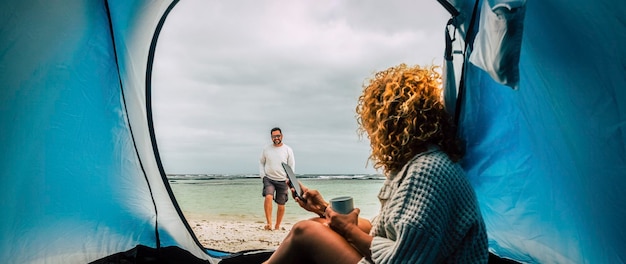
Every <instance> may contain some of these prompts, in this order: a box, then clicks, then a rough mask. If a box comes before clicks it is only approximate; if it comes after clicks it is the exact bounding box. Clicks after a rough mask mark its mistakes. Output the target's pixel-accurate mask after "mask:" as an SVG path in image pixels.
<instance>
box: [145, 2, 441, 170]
mask: <svg viewBox="0 0 626 264" xmlns="http://www.w3.org/2000/svg"><path fill="white" fill-rule="evenodd" d="M423 2H427V3H423ZM448 17H449V15H447V14H446V13H445V10H444V9H443V8H442V7H441V6H439V4H438V3H437V2H436V1H434V0H433V1H407V0H394V1H384V2H379V1H330V0H329V1H279V0H275V1H181V2H180V3H179V4H177V6H176V7H175V8H174V9H173V11H172V12H171V14H170V15H169V17H168V19H167V21H166V24H165V26H164V28H163V30H162V32H161V35H160V38H159V42H158V46H157V53H156V57H155V65H154V73H153V85H152V86H153V91H152V93H153V107H154V108H153V114H154V118H155V129H156V134H157V140H158V144H159V150H160V154H161V157H162V160H163V164H164V166H165V169H166V172H168V173H257V170H258V167H257V166H258V165H257V162H258V158H259V155H260V151H261V148H262V147H263V146H264V145H266V144H269V143H270V139H269V129H270V128H271V127H274V126H281V128H283V130H284V133H285V143H287V144H289V145H290V146H292V147H293V149H294V152H295V154H296V162H297V172H298V173H375V172H376V171H374V170H373V169H372V168H371V166H370V167H368V168H366V167H365V164H366V161H367V157H368V156H369V142H368V141H367V139H366V138H365V139H363V140H359V138H358V136H357V133H356V129H357V124H356V121H355V118H354V114H355V113H354V108H355V106H356V101H357V98H358V96H359V94H360V91H361V86H362V84H363V82H364V81H365V79H366V78H368V77H370V76H371V75H372V74H373V73H374V72H376V71H379V70H383V69H385V68H387V67H389V66H392V65H396V64H398V63H401V62H404V63H408V64H416V63H418V64H431V63H435V64H440V61H441V57H442V55H441V54H442V53H443V49H444V47H443V29H444V26H445V22H446V21H447V19H448Z"/></svg>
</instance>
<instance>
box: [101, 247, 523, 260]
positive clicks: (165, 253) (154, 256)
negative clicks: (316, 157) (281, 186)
mask: <svg viewBox="0 0 626 264" xmlns="http://www.w3.org/2000/svg"><path fill="white" fill-rule="evenodd" d="M272 252H273V251H271V250H248V251H242V252H237V253H232V254H230V255H226V256H223V257H220V258H216V260H219V263H220V264H248V263H250V264H257V263H258V264H260V263H262V262H263V261H265V260H267V259H268V258H269V257H270V255H271V254H272ZM114 263H115V264H127V263H136V264H157V263H158V264H176V263H189V264H206V263H208V261H206V260H202V259H199V258H196V257H195V256H194V255H192V254H191V253H189V252H188V251H186V250H184V249H181V248H179V247H164V248H160V249H156V248H151V247H147V246H143V245H138V246H136V247H135V248H133V249H131V250H128V251H126V252H120V253H116V254H113V255H110V256H107V257H104V258H102V259H99V260H96V261H93V262H91V264H114ZM489 263H490V264H519V262H516V261H513V260H510V259H505V258H500V257H498V256H496V255H494V254H492V253H489Z"/></svg>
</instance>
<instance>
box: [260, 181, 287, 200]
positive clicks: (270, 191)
mask: <svg viewBox="0 0 626 264" xmlns="http://www.w3.org/2000/svg"><path fill="white" fill-rule="evenodd" d="M262 195H263V197H265V196H266V195H273V196H274V202H276V203H277V204H280V205H284V204H285V203H287V200H288V199H289V186H287V182H286V181H275V180H272V179H270V178H268V177H263V193H262Z"/></svg>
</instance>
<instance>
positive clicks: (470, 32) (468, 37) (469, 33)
mask: <svg viewBox="0 0 626 264" xmlns="http://www.w3.org/2000/svg"><path fill="white" fill-rule="evenodd" d="M479 2H480V0H476V2H474V10H473V11H472V19H471V20H470V23H469V26H468V28H467V30H466V32H465V47H464V50H463V55H464V57H463V67H462V68H461V80H460V82H459V92H458V96H457V98H456V108H455V109H454V110H455V111H454V123H455V124H456V125H457V127H458V125H459V118H460V117H461V105H462V103H463V100H464V98H465V71H466V69H467V65H466V62H467V59H468V55H467V47H468V46H469V45H470V43H473V42H474V37H475V36H476V34H475V32H474V26H475V23H476V14H478V3H479ZM446 30H447V28H446Z"/></svg>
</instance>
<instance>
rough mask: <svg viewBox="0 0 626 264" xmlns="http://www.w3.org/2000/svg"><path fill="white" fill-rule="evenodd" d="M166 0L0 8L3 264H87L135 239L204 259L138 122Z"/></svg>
mask: <svg viewBox="0 0 626 264" xmlns="http://www.w3.org/2000/svg"><path fill="white" fill-rule="evenodd" d="M174 3H175V2H172V1H132V2H130V1H65V0H64V1H8V2H6V1H5V2H2V4H0V19H1V20H0V22H1V24H0V25H2V29H1V30H0V39H1V40H2V41H1V42H0V58H1V61H2V64H1V65H0V80H2V85H1V86H2V89H0V96H1V97H0V98H2V104H0V108H1V109H2V111H1V113H2V114H1V115H0V125H1V127H2V133H1V134H0V145H2V146H3V148H4V149H3V154H2V157H1V159H0V165H1V166H0V167H2V169H1V170H2V177H0V186H2V187H1V188H2V191H1V192H0V201H1V203H0V210H1V211H2V212H3V217H0V235H1V237H2V240H1V241H0V259H2V261H3V262H4V263H87V262H90V261H93V260H96V259H99V258H102V257H105V256H108V255H110V254H114V253H117V252H123V251H127V250H129V249H131V248H134V247H135V246H137V245H145V246H148V247H151V248H160V247H167V246H178V247H181V248H183V249H185V250H186V251H189V252H190V253H192V254H193V255H195V256H196V257H197V258H200V259H205V260H206V259H209V256H208V255H207V254H205V253H204V249H202V248H201V247H200V246H199V243H196V242H197V241H196V240H195V237H194V236H193V235H192V234H191V232H190V231H189V229H188V228H186V226H185V225H186V222H185V221H184V220H183V219H182V216H181V215H179V214H178V213H177V210H176V205H175V202H174V201H173V200H172V199H170V195H169V192H168V190H167V186H166V185H165V184H164V182H163V180H162V178H161V173H160V170H159V164H158V160H157V159H156V158H155V153H156V150H155V149H153V145H152V141H151V137H150V133H149V129H148V127H149V125H148V123H147V120H149V119H148V116H149V110H148V109H147V107H146V74H147V72H148V70H147V66H148V63H147V62H148V60H149V54H148V53H149V51H150V49H149V48H150V46H151V43H152V41H153V37H154V34H155V31H156V29H157V28H156V27H157V25H158V24H159V21H161V20H162V18H163V17H164V16H163V15H164V13H165V12H166V11H167V10H168V9H169V8H171V6H172V5H173V4H174ZM114 41H115V42H114Z"/></svg>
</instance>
